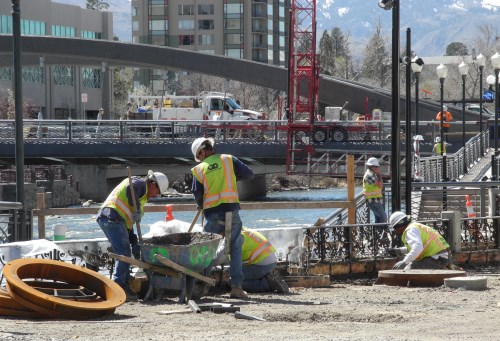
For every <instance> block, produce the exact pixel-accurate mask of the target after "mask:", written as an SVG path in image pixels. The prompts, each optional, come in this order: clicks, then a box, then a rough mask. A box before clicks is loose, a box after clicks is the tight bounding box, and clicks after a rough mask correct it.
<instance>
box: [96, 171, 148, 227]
mask: <svg viewBox="0 0 500 341" xmlns="http://www.w3.org/2000/svg"><path fill="white" fill-rule="evenodd" d="M127 186H128V179H124V180H123V181H122V182H121V183H120V184H119V185H118V186H116V187H115V189H113V191H112V192H111V193H110V194H109V195H108V197H107V198H106V201H104V203H103V204H102V206H101V207H110V208H112V209H114V210H115V211H116V212H118V214H119V215H120V217H122V219H123V221H124V222H125V226H126V227H127V229H129V230H131V229H132V226H133V225H134V222H133V220H132V215H133V214H134V207H133V206H132V205H131V204H129V202H128V198H127ZM147 201H148V190H147V187H146V193H145V194H144V195H143V196H142V197H140V198H139V206H140V207H139V209H140V211H141V212H142V210H143V207H144V204H145V203H146V202H147Z"/></svg>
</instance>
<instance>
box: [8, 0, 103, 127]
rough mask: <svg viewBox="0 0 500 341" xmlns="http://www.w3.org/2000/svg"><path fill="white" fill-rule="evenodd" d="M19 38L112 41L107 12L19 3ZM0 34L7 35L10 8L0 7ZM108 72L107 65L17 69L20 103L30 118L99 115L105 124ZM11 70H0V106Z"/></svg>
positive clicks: (47, 1)
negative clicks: (19, 71)
mask: <svg viewBox="0 0 500 341" xmlns="http://www.w3.org/2000/svg"><path fill="white" fill-rule="evenodd" d="M20 3H21V35H40V36H57V37H73V38H82V39H107V40H112V39H113V16H112V13H110V12H99V11H94V10H88V9H84V8H81V7H79V6H74V5H66V4H60V3H55V2H52V1H51V0H36V1H21V2H20ZM0 34H12V3H11V1H1V2H0ZM111 73H112V72H110V70H109V68H106V65H105V64H104V63H103V64H102V65H96V66H94V65H90V66H79V65H45V62H44V56H40V62H39V65H25V66H23V67H22V78H23V81H22V83H23V97H24V101H25V103H26V104H28V105H29V106H30V111H31V112H32V113H33V118H37V117H38V116H37V115H36V113H38V112H39V111H41V112H42V113H43V118H45V119H67V118H72V119H93V118H96V117H97V114H98V111H99V109H100V108H101V107H102V108H104V110H105V114H104V117H105V118H109V113H110V108H111V103H112V96H111V94H112V91H111V86H112V83H111V79H112V75H111ZM12 80H13V67H10V68H9V67H2V68H0V100H4V99H5V98H6V97H7V96H8V89H12V88H13V82H12Z"/></svg>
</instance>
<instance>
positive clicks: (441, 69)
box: [436, 64, 448, 181]
mask: <svg viewBox="0 0 500 341" xmlns="http://www.w3.org/2000/svg"><path fill="white" fill-rule="evenodd" d="M436 72H437V75H438V77H439V83H440V84H441V87H440V88H441V89H440V104H441V122H440V123H441V126H440V127H441V129H440V130H441V135H440V136H441V157H442V158H443V162H442V165H441V166H442V181H446V178H447V175H446V154H445V153H444V146H445V142H444V131H443V130H444V129H443V128H444V127H443V122H444V105H443V102H444V80H445V78H446V76H447V75H448V68H447V67H446V65H444V64H439V66H438V67H437V68H436Z"/></svg>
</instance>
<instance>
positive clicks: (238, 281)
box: [203, 210, 243, 288]
mask: <svg viewBox="0 0 500 341" xmlns="http://www.w3.org/2000/svg"><path fill="white" fill-rule="evenodd" d="M224 221H226V212H215V213H212V214H208V215H206V216H205V226H203V230H204V231H205V232H211V233H218V234H224ZM242 225H243V224H242V223H241V219H240V214H239V212H238V211H237V210H236V211H233V224H232V226H231V262H230V263H229V266H230V268H229V275H230V276H231V278H230V280H229V283H230V284H231V287H233V288H241V287H242V284H243V270H242V264H241V263H242V261H241V247H242V246H243V236H242V235H241V227H242ZM226 242H227V241H226Z"/></svg>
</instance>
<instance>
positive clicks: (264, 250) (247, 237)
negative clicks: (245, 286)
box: [241, 229, 276, 264]
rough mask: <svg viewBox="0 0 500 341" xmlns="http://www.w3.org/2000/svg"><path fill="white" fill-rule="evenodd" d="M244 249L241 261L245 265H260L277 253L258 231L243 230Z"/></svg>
mask: <svg viewBox="0 0 500 341" xmlns="http://www.w3.org/2000/svg"><path fill="white" fill-rule="evenodd" d="M241 233H242V234H243V238H244V240H243V247H242V255H241V260H242V261H243V264H258V263H261V262H262V261H263V260H264V259H266V258H267V257H269V256H270V255H271V254H273V253H274V252H276V249H275V248H274V246H273V245H272V244H271V243H270V242H269V241H268V240H267V239H266V237H264V236H263V235H262V234H260V233H259V232H257V231H253V230H248V229H243V230H242V231H241Z"/></svg>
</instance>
